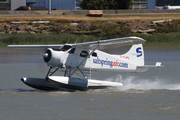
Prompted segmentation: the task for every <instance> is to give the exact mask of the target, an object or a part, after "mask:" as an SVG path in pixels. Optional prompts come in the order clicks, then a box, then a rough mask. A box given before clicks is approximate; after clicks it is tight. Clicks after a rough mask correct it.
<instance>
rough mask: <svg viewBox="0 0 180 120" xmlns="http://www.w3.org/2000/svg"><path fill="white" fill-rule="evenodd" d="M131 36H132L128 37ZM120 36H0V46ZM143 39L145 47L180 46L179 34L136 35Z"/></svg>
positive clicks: (83, 40)
mask: <svg viewBox="0 0 180 120" xmlns="http://www.w3.org/2000/svg"><path fill="white" fill-rule="evenodd" d="M128 36H133V35H128ZM128 36H121V35H117V34H114V35H102V34H98V35H76V34H69V33H62V34H49V35H47V34H3V35H0V46H6V45H9V44H14V45H15V44H65V43H67V42H68V40H69V42H68V43H75V42H76V41H77V40H78V41H77V43H82V42H89V41H96V40H105V39H112V38H119V37H128ZM136 36H138V37H141V38H143V39H145V40H146V41H147V42H146V43H145V45H146V46H180V32H172V33H162V34H152V35H140V34H139V35H138V34H137V35H136Z"/></svg>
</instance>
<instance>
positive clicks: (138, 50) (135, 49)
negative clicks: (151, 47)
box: [123, 44, 144, 66]
mask: <svg viewBox="0 0 180 120" xmlns="http://www.w3.org/2000/svg"><path fill="white" fill-rule="evenodd" d="M123 56H128V57H129V60H130V61H131V62H132V63H134V64H136V65H137V66H144V50H143V46H142V44H135V45H133V46H132V47H131V48H130V50H129V51H128V52H127V53H125V54H124V55H123Z"/></svg>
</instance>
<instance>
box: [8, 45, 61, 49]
mask: <svg viewBox="0 0 180 120" xmlns="http://www.w3.org/2000/svg"><path fill="white" fill-rule="evenodd" d="M62 46H63V45H8V46H7V47H9V48H59V47H62Z"/></svg>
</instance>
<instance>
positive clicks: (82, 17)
mask: <svg viewBox="0 0 180 120" xmlns="http://www.w3.org/2000/svg"><path fill="white" fill-rule="evenodd" d="M161 19H172V20H177V19H180V14H176V13H174V14H141V15H135V14H134V15H133V14H130V15H127V14H126V15H104V16H103V17H88V16H85V15H11V16H7V15H1V16H0V21H14V20H16V21H17V20H18V21H24V20H25V21H26V20H68V21H74V20H78V21H119V20H121V21H144V20H149V21H153V20H161Z"/></svg>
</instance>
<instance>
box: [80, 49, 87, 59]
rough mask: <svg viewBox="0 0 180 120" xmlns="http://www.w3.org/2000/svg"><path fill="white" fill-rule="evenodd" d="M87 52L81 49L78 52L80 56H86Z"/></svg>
mask: <svg viewBox="0 0 180 120" xmlns="http://www.w3.org/2000/svg"><path fill="white" fill-rule="evenodd" d="M88 54H89V53H88V52H87V51H84V50H83V51H82V52H81V53H80V56H81V57H86V56H87V55H88Z"/></svg>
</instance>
